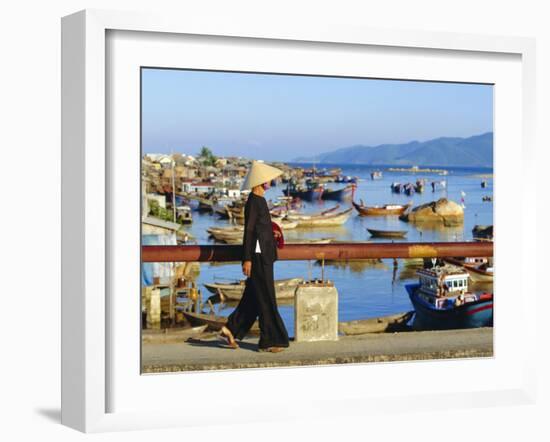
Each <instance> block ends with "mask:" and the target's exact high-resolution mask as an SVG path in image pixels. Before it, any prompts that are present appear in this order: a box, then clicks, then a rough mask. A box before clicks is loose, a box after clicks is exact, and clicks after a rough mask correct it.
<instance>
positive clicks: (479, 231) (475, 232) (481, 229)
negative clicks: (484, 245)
mask: <svg viewBox="0 0 550 442" xmlns="http://www.w3.org/2000/svg"><path fill="white" fill-rule="evenodd" d="M472 236H473V237H474V239H475V240H480V239H481V240H491V241H492V240H493V226H492V225H489V226H485V225H480V224H476V225H475V226H474V228H473V229H472Z"/></svg>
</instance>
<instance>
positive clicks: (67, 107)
mask: <svg viewBox="0 0 550 442" xmlns="http://www.w3.org/2000/svg"><path fill="white" fill-rule="evenodd" d="M111 31H120V32H150V33H161V34H162V35H166V36H168V35H170V36H174V35H180V36H185V35H195V36H196V35H198V36H217V37H219V38H226V39H232V38H246V39H257V40H263V41H265V40H270V41H273V42H277V41H283V42H285V44H287V45H291V46H292V45H293V44H294V42H295V44H298V43H300V42H308V43H310V44H313V45H314V44H316V43H319V44H338V45H339V47H342V48H345V47H346V46H349V47H351V46H353V47H358V46H369V47H376V48H378V49H379V50H380V51H382V52H383V51H384V50H389V49H390V48H402V49H403V50H404V51H406V50H414V49H427V50H435V51H441V53H442V54H443V53H444V52H449V51H451V52H456V53H462V52H468V53H472V54H475V55H476V56H477V57H479V58H480V59H482V58H483V57H484V54H507V55H511V56H516V57H520V63H521V91H516V92H520V93H521V94H520V97H521V105H522V110H521V121H517V122H516V123H517V124H518V125H519V127H520V128H521V131H520V133H521V136H520V138H519V140H518V141H519V143H520V144H521V149H520V151H519V155H520V156H521V159H522V161H523V171H524V173H525V172H528V170H529V169H530V168H531V167H532V166H533V163H534V151H535V145H534V136H535V135H534V120H535V118H534V106H535V81H534V80H535V78H534V77H535V68H534V65H535V46H534V41H533V40H532V39H528V38H518V37H492V36H480V35H465V34H451V33H427V32H416V31H401V32H394V31H388V30H377V29H357V28H347V27H344V26H336V25H335V26H321V25H308V26H305V27H293V26H290V25H284V24H281V23H276V24H273V23H271V24H270V23H259V22H254V23H248V22H244V21H242V22H226V23H219V22H209V21H207V20H197V19H196V18H194V17H183V18H182V17H177V18H176V17H166V16H155V15H152V14H138V13H135V14H134V13H126V12H112V11H99V10H86V11H81V12H78V13H76V14H73V15H70V16H67V17H64V18H63V21H62V56H63V58H62V105H63V106H62V122H63V127H62V423H63V424H65V425H67V426H70V427H72V428H75V429H78V430H80V431H84V432H100V431H111V430H123V429H139V428H161V427H171V426H177V427H179V426H188V425H194V426H196V425H208V422H210V421H212V420H216V421H218V422H220V421H221V422H223V421H224V419H227V416H223V415H222V414H221V411H220V410H214V411H213V413H214V415H212V414H210V415H209V416H208V418H207V419H201V417H200V416H197V415H193V414H192V413H182V412H179V413H178V412H177V411H176V412H174V411H173V408H169V407H166V408H158V407H156V409H155V410H148V411H144V410H139V411H136V410H134V411H113V410H110V406H109V400H108V396H109V392H110V391H111V389H112V388H113V385H112V384H111V382H110V378H109V367H110V361H111V360H112V358H113V354H112V347H111V346H110V345H109V342H108V339H107V337H108V334H109V330H108V328H109V327H110V324H111V323H112V322H111V319H112V318H111V315H112V312H111V311H110V310H109V306H110V304H109V301H108V296H107V295H108V294H107V287H108V285H109V272H110V270H109V265H110V263H111V260H112V259H114V258H113V256H112V255H111V254H110V253H111V251H110V248H109V244H110V242H111V241H112V240H113V238H112V236H110V235H112V234H113V232H114V230H111V229H110V228H109V224H110V223H111V222H112V214H111V206H110V204H111V195H110V194H109V190H110V187H109V182H108V181H109V179H110V176H111V175H110V172H109V170H110V167H111V165H110V164H109V161H110V159H109V152H108V150H107V143H108V134H107V132H106V120H107V118H108V117H109V115H108V113H109V109H107V105H106V103H107V98H106V94H108V93H109V89H108V83H107V80H108V79H107V78H106V75H105V73H106V63H107V61H108V60H107V59H106V57H107V55H108V51H107V44H106V35H107V33H108V32H111ZM156 35H157V36H158V35H159V34H156ZM496 133H497V135H496V136H497V137H498V132H496ZM518 192H520V194H519V196H520V197H521V199H522V204H524V205H526V207H533V208H534V207H535V206H536V193H535V192H534V191H533V190H532V189H531V190H530V192H526V191H524V190H518ZM497 198H498V196H497ZM497 204H498V199H497ZM530 215H533V212H532V211H531V212H530ZM534 222H535V217H534V216H531V217H527V216H522V217H521V227H520V229H521V230H520V231H521V235H523V237H525V235H526V233H525V232H526V231H528V230H529V229H530V226H532V225H533V223H534ZM531 228H532V227H531ZM497 231H498V227H497ZM497 241H498V240H497ZM518 247H519V248H518V249H517V251H518V253H520V254H521V256H520V257H519V259H520V261H521V260H522V259H523V258H525V257H527V256H535V255H536V244H534V243H532V242H531V243H528V242H527V241H523V242H522V244H521V246H518ZM498 248H499V245H498V242H497V245H496V249H497V250H498ZM501 250H503V249H501ZM508 258H511V257H510V256H508ZM516 258H517V257H516ZM521 262H526V260H525V259H523V261H521ZM523 272H524V273H523V274H526V272H527V270H526V269H525V268H524V269H523ZM521 290H522V292H527V291H529V292H530V293H536V290H535V282H534V280H529V279H528V278H523V279H522V280H521ZM521 302H522V303H523V304H522V305H521V307H522V308H523V309H526V302H527V301H526V297H525V296H524V297H523V298H522V300H521ZM535 330H536V324H535V323H534V322H531V323H530V324H526V326H525V327H524V329H523V330H522V331H521V336H520V338H521V339H522V340H523V342H524V347H523V348H522V350H523V351H524V352H523V353H522V357H523V358H524V360H521V361H520V362H521V373H520V372H519V371H518V370H519V368H517V369H516V371H515V372H514V373H517V376H515V377H514V378H513V379H510V380H509V383H506V382H502V383H501V386H500V388H497V387H496V386H494V385H493V386H492V387H491V388H490V389H488V390H483V389H478V390H473V391H461V392H457V391H454V392H451V391H443V392H440V393H437V392H430V393H427V394H424V395H416V396H414V395H409V396H408V397H407V395H406V394H405V395H403V396H401V397H396V396H395V395H394V394H389V395H387V396H384V395H382V396H378V398H377V401H376V404H374V403H372V401H369V400H366V399H368V397H367V396H366V395H365V396H361V395H362V394H363V393H361V392H359V393H357V395H355V396H353V397H352V396H347V395H342V397H335V396H332V397H331V396H329V397H327V398H326V399H324V398H322V397H314V398H312V399H311V400H310V402H309V403H310V404H311V405H312V406H313V407H309V408H308V407H303V406H301V404H300V403H299V402H297V403H296V406H289V407H287V408H286V409H282V408H281V407H276V406H275V405H276V404H274V406H273V407H272V408H269V409H268V410H269V414H270V419H273V418H277V419H285V418H297V417H298V418H299V417H308V416H312V415H315V416H322V415H324V414H327V415H329V414H330V415H334V413H337V414H339V415H342V416H343V415H344V414H346V415H350V416H351V415H357V414H368V413H370V412H373V411H374V410H375V409H376V410H377V411H380V410H381V409H383V410H385V411H387V412H388V413H390V412H399V411H400V410H401V411H404V410H407V407H409V406H410V404H412V403H413V402H414V404H415V405H414V406H415V409H416V410H419V409H431V408H432V407H435V405H434V404H433V402H432V401H433V399H434V398H437V407H438V408H439V409H441V408H442V407H443V408H454V407H458V408H460V407H462V408H464V407H469V406H470V404H471V403H472V398H475V400H476V401H477V405H478V406H492V405H498V404H501V403H507V404H527V403H533V401H534V397H535V392H536V382H535V379H536V378H535V356H534V354H535V352H534V348H533V345H534V341H535V339H534V338H535ZM497 339H498V335H497ZM498 357H499V356H498V353H497V356H496V358H498ZM437 363H438V362H426V363H423V369H425V368H426V367H428V369H429V366H430V365H433V364H437ZM386 367H389V366H386ZM341 369H342V367H326V368H325V370H326V371H325V372H324V373H325V374H327V373H332V375H333V374H334V372H335V370H341ZM387 369H388V370H389V368H387ZM302 370H303V369H302ZM360 371H361V366H356V367H351V368H350V369H348V370H347V372H346V374H347V375H349V376H352V377H353V376H355V377H357V378H358V376H360ZM267 372H268V370H265V371H263V372H261V373H259V374H257V373H256V372H255V374H254V376H255V377H254V379H255V381H258V382H261V379H262V376H264V377H265V376H268V375H269V373H267ZM282 372H284V378H285V379H287V380H288V379H289V378H292V377H293V376H298V373H299V371H298V370H296V371H293V369H285V370H283V371H282ZM310 373H311V372H310ZM242 375H243V373H234V372H231V373H212V374H210V376H211V377H212V379H214V378H217V379H220V378H221V377H224V376H225V377H230V378H231V379H232V381H234V382H240V381H239V379H238V377H239V376H241V377H242ZM176 376H177V375H176ZM201 376H202V377H203V378H205V376H209V374H205V373H203V374H201ZM195 379H196V378H195ZM169 381H170V380H169V379H168V378H167V380H166V379H165V382H169ZM249 388H250V387H249ZM289 394H292V393H289ZM294 394H296V393H294ZM362 399H365V400H362ZM336 402H337V403H338V407H335V406H334V405H335V403H336ZM312 410H313V411H312ZM216 413H217V414H216ZM233 418H234V416H233ZM264 419H265V416H263V415H262V413H261V412H259V411H256V412H250V413H247V415H246V416H243V417H242V418H238V419H237V421H238V422H249V421H250V422H254V421H261V420H264ZM234 421H235V419H233V422H234ZM227 422H230V420H227Z"/></svg>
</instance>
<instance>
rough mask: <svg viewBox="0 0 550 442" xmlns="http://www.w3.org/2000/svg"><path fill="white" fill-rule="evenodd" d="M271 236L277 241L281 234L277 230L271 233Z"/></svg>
mask: <svg viewBox="0 0 550 442" xmlns="http://www.w3.org/2000/svg"><path fill="white" fill-rule="evenodd" d="M273 236H274V237H275V240H276V241H277V240H278V239H279V238H280V237H281V232H279V231H278V230H275V231H273Z"/></svg>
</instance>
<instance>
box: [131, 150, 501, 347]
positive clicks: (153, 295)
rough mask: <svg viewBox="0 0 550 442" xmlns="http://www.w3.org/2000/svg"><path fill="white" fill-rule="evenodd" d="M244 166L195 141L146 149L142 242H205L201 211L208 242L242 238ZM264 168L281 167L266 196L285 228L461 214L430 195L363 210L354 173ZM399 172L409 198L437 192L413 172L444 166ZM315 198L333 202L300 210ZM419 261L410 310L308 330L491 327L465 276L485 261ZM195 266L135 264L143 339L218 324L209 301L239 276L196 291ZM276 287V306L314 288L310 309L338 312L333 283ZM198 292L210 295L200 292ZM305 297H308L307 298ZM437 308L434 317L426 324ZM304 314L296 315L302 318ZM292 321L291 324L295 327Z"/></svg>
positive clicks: (488, 265)
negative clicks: (168, 149) (197, 227)
mask: <svg viewBox="0 0 550 442" xmlns="http://www.w3.org/2000/svg"><path fill="white" fill-rule="evenodd" d="M250 164H251V160H250V159H247V158H242V157H216V156H215V155H214V154H213V152H212V151H211V150H210V149H209V148H207V147H203V148H202V150H201V151H200V152H199V154H197V155H187V154H182V153H173V154H171V155H168V154H149V153H148V154H145V155H144V156H143V158H142V219H141V232H142V245H144V246H148V245H184V244H201V242H203V243H204V241H198V240H197V238H196V237H195V235H193V234H191V232H190V229H189V228H188V227H189V226H190V225H192V224H193V222H194V221H193V220H194V218H195V217H203V216H206V214H207V215H208V216H210V217H215V218H210V219H216V225H210V226H209V227H208V228H207V233H208V238H209V241H210V240H211V241H214V242H215V243H218V244H231V245H235V244H241V243H242V235H243V223H244V203H245V202H246V198H247V195H248V193H247V191H242V190H241V184H242V182H243V179H244V177H245V175H246V173H247V171H248V168H249V166H250ZM269 164H270V165H272V166H274V167H277V168H279V169H281V170H282V171H283V174H282V176H280V177H279V178H278V179H277V180H276V181H274V182H272V183H271V184H272V185H273V186H275V187H276V188H277V189H279V190H278V192H277V194H278V195H277V196H276V197H274V198H271V199H269V200H268V206H269V208H270V213H271V216H272V221H273V222H275V223H277V224H279V226H280V228H281V229H282V230H283V232H288V231H290V230H293V229H298V230H299V229H300V228H305V229H308V231H311V229H315V228H316V227H319V228H327V227H334V226H342V225H343V224H345V223H346V222H347V221H348V219H349V218H350V217H351V216H352V215H353V214H355V215H357V216H361V217H369V216H374V217H391V216H394V217H399V219H402V220H403V221H407V222H410V223H416V222H423V221H428V222H431V221H434V220H435V221H437V222H440V221H443V223H444V225H446V226H447V225H450V226H453V225H457V224H458V225H460V224H461V223H462V222H463V219H464V210H463V207H462V206H461V205H460V204H458V203H456V202H454V201H451V200H447V199H446V198H437V199H435V200H434V201H432V202H430V203H429V204H424V205H421V206H419V207H412V206H411V204H386V205H378V206H369V205H366V204H364V203H363V201H362V200H360V202H356V201H355V197H354V195H355V192H356V189H357V186H358V177H355V176H343V175H342V169H340V168H329V169H320V168H315V167H314V166H312V167H296V166H291V165H289V164H286V163H281V162H270V163H269ZM388 170H389V169H388ZM398 170H399V171H402V172H403V171H404V172H411V176H412V178H411V181H410V182H407V183H398V182H392V183H391V186H389V189H388V191H389V192H392V193H403V194H404V195H405V194H406V195H412V194H414V193H422V192H424V191H425V189H430V188H431V190H432V192H434V194H435V193H437V190H438V189H444V188H445V185H446V181H445V180H444V179H432V181H431V182H429V181H428V180H427V179H423V178H418V179H416V176H415V174H416V173H418V172H419V171H420V172H424V173H431V174H432V175H433V176H436V177H437V176H440V175H441V176H445V175H447V171H445V170H440V169H427V168H424V169H420V168H418V167H413V168H410V169H404V168H400V169H398ZM382 176H383V171H382V170H373V171H372V172H370V174H369V177H370V180H373V181H375V180H379V179H381V178H382ZM428 184H429V185H428ZM486 186H487V181H486V180H485V179H484V180H483V181H481V187H482V188H484V187H486ZM272 195H273V194H272ZM321 200H326V201H330V202H333V203H334V205H333V206H332V207H331V208H328V209H325V210H320V209H319V210H317V211H316V212H311V211H304V210H303V205H304V203H305V202H312V201H321ZM310 207H311V206H310ZM369 232H370V234H371V235H372V237H375V238H387V239H388V241H394V240H404V237H405V236H406V234H407V230H399V231H392V230H373V231H371V230H369ZM205 234H206V232H205ZM285 234H286V233H285ZM492 239H493V238H492V225H490V226H489V225H487V226H482V225H481V226H478V225H476V226H475V227H474V230H473V231H472V241H474V240H475V241H480V242H492ZM331 242H333V243H337V242H338V238H335V237H332V238H318V237H315V238H308V237H307V235H303V236H297V237H296V236H294V239H293V240H292V241H289V242H288V244H292V243H294V244H327V243H331ZM365 261H366V260H365ZM370 261H376V260H370ZM378 261H379V260H378ZM411 261H415V262H418V261H419V260H418V259H416V260H411ZM427 261H430V262H431V264H430V263H429V262H428V264H427V265H426V263H427ZM394 263H395V264H396V265H397V260H395V259H394ZM420 263H421V265H420V267H421V272H418V273H419V277H418V284H414V285H410V286H407V287H406V288H407V292H409V295H410V297H411V303H412V305H413V306H414V310H411V311H407V312H402V313H399V314H395V315H391V316H386V317H382V318H366V319H364V320H359V321H349V322H347V323H343V322H340V323H338V322H337V317H336V319H335V321H336V322H335V321H334V320H333V321H332V322H331V321H328V322H327V321H325V324H324V325H322V326H320V325H319V324H317V325H316V326H319V327H321V328H323V331H322V333H325V335H326V333H329V335H331V336H332V337H333V338H334V339H337V337H338V336H339V335H340V336H342V335H352V336H355V335H362V334H365V333H380V332H389V331H391V332H397V331H407V330H412V329H413V326H412V325H411V318H413V317H414V319H415V323H416V326H415V327H414V329H415V330H418V329H426V330H431V329H459V328H474V327H487V326H490V327H492V313H493V309H492V305H493V294H492V287H491V292H488V291H486V290H485V291H482V292H480V293H473V292H472V291H469V290H468V282H469V281H470V282H472V281H473V282H479V281H482V282H490V283H491V286H492V279H493V263H492V258H475V259H474V258H468V257H462V258H459V259H452V260H451V259H449V260H440V259H438V260H437V261H435V260H426V259H424V260H422V259H420ZM234 264H238V263H237V262H235V263H234ZM323 265H324V262H323ZM200 271H201V267H200V264H199V263H198V262H180V263H143V264H142V297H141V298H142V329H143V330H144V331H147V332H148V333H146V334H144V335H143V343H144V344H145V343H147V342H157V341H155V339H157V340H158V336H159V335H158V332H159V331H162V330H164V334H162V335H163V336H164V337H163V339H165V340H166V339H169V338H167V337H166V333H167V330H172V331H173V332H174V333H176V334H173V336H176V338H174V339H183V337H185V338H186V339H191V338H193V337H196V336H203V335H204V333H207V332H208V331H210V332H212V331H216V330H219V329H220V328H221V327H222V325H223V324H224V321H225V318H224V317H223V316H221V315H219V309H218V312H216V304H224V303H228V304H231V303H232V302H233V303H236V302H238V301H239V299H240V297H241V296H242V293H243V291H244V280H240V281H233V282H230V283H227V282H226V283H224V282H217V281H210V282H207V283H203V284H202V285H203V286H204V288H201V287H199V286H198V284H197V279H198V276H199V275H200ZM275 288H276V297H277V301H278V302H285V301H286V302H288V301H289V300H291V301H292V300H294V301H295V302H297V301H296V300H297V299H299V297H300V296H299V293H302V292H303V293H316V294H318V295H319V298H318V300H319V302H317V304H316V308H318V309H321V310H320V311H318V312H317V313H318V315H317V316H320V317H323V315H325V316H327V315H329V316H330V310H331V308H334V305H333V304H334V302H335V303H336V311H337V303H338V299H337V290H336V288H335V287H334V284H333V283H332V282H331V281H329V280H325V279H324V278H321V279H319V278H314V279H305V278H302V277H295V278H288V279H279V280H276V281H275ZM308 290H309V292H308ZM203 291H205V292H207V293H208V294H209V295H210V296H209V297H207V296H206V295H203ZM334 294H336V298H334V296H333V295H334ZM325 295H326V297H327V298H326V299H330V297H331V296H333V298H334V299H335V301H334V302H333V303H332V305H333V307H330V305H331V303H330V302H328V304H327V303H326V302H325V301H324V300H323V296H325ZM316 296H317V295H316ZM309 298H310V299H312V297H311V296H310V297H309ZM316 299H317V298H316ZM295 306H296V304H295ZM327 306H329V307H327ZM435 310H437V311H438V312H437V313H438V315H437V319H435V320H434V319H433V318H434V315H433V312H434V311H435ZM296 311H298V310H297V309H296ZM310 313H311V312H310ZM296 314H297V313H296ZM310 316H311V317H313V316H315V315H310ZM317 316H315V317H317ZM332 316H334V315H332ZM311 317H310V318H309V319H308V318H303V319H304V321H305V322H308V321H310V319H311ZM298 319H299V318H298ZM298 319H297V320H296V321H295V324H298V322H297V321H298ZM325 319H326V318H325ZM316 326H315V327H316ZM255 327H256V330H255ZM315 327H312V325H311V321H310V322H309V323H308V324H307V326H304V327H303V328H300V327H299V326H298V325H297V326H296V329H295V337H294V339H296V338H299V337H300V336H299V335H300V333H301V334H302V336H301V339H300V340H306V341H307V340H308V337H307V334H308V333H307V332H306V331H304V330H306V329H312V328H313V329H315ZM327 327H328V329H330V330H329V331H327V330H328V329H327ZM300 330H301V331H300ZM254 331H256V332H257V325H256V326H253V328H252V330H251V332H252V333H254ZM330 339H332V338H330ZM330 339H329V340H330ZM312 340H315V338H312ZM167 342H170V341H167Z"/></svg>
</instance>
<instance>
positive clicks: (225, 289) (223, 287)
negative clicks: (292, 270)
mask: <svg viewBox="0 0 550 442" xmlns="http://www.w3.org/2000/svg"><path fill="white" fill-rule="evenodd" d="M303 281H304V280H303V278H291V279H283V280H278V281H275V297H276V299H291V298H294V293H295V292H296V288H297V287H298V284H300V283H302V282H303ZM204 286H205V287H206V289H207V290H208V291H209V292H210V293H213V294H217V293H218V290H219V291H220V292H221V294H222V295H223V297H225V298H226V299H227V300H230V301H239V300H240V299H241V298H242V296H243V293H244V288H245V284H244V282H243V283H239V284H204Z"/></svg>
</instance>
